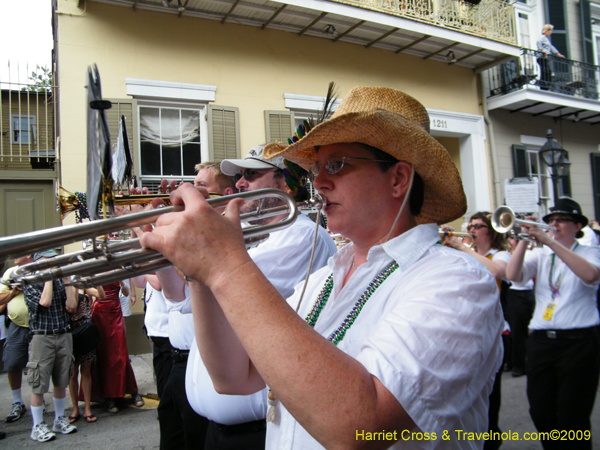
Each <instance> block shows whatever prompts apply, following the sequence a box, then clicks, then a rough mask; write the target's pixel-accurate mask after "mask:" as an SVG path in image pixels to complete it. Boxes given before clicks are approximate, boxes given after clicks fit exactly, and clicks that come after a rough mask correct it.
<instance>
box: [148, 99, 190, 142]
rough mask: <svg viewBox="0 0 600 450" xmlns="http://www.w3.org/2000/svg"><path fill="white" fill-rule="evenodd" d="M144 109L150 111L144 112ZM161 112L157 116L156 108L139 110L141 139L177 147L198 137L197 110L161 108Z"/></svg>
mask: <svg viewBox="0 0 600 450" xmlns="http://www.w3.org/2000/svg"><path fill="white" fill-rule="evenodd" d="M146 111H147V112H149V113H150V111H152V113H150V114H144V112H146ZM180 111H181V117H180V114H179V112H180ZM161 113H162V114H161V115H160V116H159V115H158V109H151V108H143V110H141V111H140V136H141V139H142V141H150V142H152V143H153V144H157V145H162V146H163V147H179V146H180V145H182V144H187V143H189V142H192V141H193V140H194V139H196V138H197V137H198V134H199V119H200V114H199V112H198V111H188V110H179V109H166V108H163V109H162V110H161Z"/></svg>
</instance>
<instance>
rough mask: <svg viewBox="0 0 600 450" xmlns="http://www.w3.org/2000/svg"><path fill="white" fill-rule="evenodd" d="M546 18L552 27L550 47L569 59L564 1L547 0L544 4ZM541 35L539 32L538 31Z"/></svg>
mask: <svg viewBox="0 0 600 450" xmlns="http://www.w3.org/2000/svg"><path fill="white" fill-rule="evenodd" d="M546 8H547V10H546V17H547V18H548V21H547V23H551V24H552V25H554V30H552V37H551V38H550V39H551V40H552V45H554V46H555V47H556V48H557V49H558V51H559V52H561V53H562V54H563V55H565V57H566V58H569V54H570V52H569V32H568V30H567V14H566V8H567V6H566V2H565V0H547V2H546ZM540 33H541V30H540Z"/></svg>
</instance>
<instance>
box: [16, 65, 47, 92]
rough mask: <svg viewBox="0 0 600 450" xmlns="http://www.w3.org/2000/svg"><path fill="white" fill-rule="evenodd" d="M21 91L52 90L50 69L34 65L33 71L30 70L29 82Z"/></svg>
mask: <svg viewBox="0 0 600 450" xmlns="http://www.w3.org/2000/svg"><path fill="white" fill-rule="evenodd" d="M21 91H29V92H50V91H52V71H51V70H50V69H48V68H47V67H40V66H36V69H35V72H31V76H30V77H29V84H28V85H27V86H26V87H24V88H22V89H21Z"/></svg>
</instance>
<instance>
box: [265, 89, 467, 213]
mask: <svg viewBox="0 0 600 450" xmlns="http://www.w3.org/2000/svg"><path fill="white" fill-rule="evenodd" d="M354 142H357V143H362V144H367V145H370V146H372V147H375V148H378V149H380V150H382V151H384V152H386V153H388V154H390V155H392V156H393V157H394V158H396V159H398V160H402V161H406V162H408V163H410V164H411V165H412V166H413V168H414V169H415V172H417V173H418V174H419V175H420V176H421V178H422V179H423V182H424V185H425V198H424V202H423V207H422V208H421V213H420V214H419V215H418V216H417V217H416V221H417V223H418V224H421V223H432V222H435V223H438V224H442V223H447V222H451V221H452V220H455V219H457V218H459V217H461V216H463V215H464V214H465V212H466V209H467V200H466V197H465V193H464V190H463V187H462V182H461V180H460V176H459V175H458V171H457V169H456V167H455V166H454V163H453V162H452V160H451V159H450V155H449V154H448V151H447V150H446V149H445V148H444V147H443V146H442V145H441V144H440V143H439V142H438V141H436V140H435V139H434V138H433V137H432V136H431V135H430V134H429V115H428V114H427V111H426V110H425V107H423V105H421V103H419V102H418V101H417V100H415V99H414V98H412V97H411V96H409V95H407V94H405V93H403V92H400V91H397V90H395V89H391V88H385V87H363V86H358V87H355V88H354V89H352V90H351V91H350V92H349V93H348V94H347V95H346V97H344V99H343V100H342V102H341V103H340V106H339V107H338V108H337V111H336V112H335V113H334V114H333V115H332V116H331V119H329V120H327V121H325V122H323V123H321V124H319V125H317V126H316V127H315V128H313V129H312V130H311V131H310V132H309V133H308V134H307V135H306V136H305V137H303V138H302V139H300V140H299V141H298V142H296V143H294V144H292V145H289V146H287V147H286V146H283V145H281V144H269V145H267V147H266V148H265V150H264V154H265V156H266V157H267V158H272V157H276V156H283V157H284V158H286V159H289V160H291V161H294V162H295V163H297V164H299V165H300V166H302V167H304V168H305V169H307V170H308V169H309V168H310V167H312V166H313V165H314V164H315V161H316V158H317V152H316V150H315V147H319V146H323V145H329V144H342V143H354Z"/></svg>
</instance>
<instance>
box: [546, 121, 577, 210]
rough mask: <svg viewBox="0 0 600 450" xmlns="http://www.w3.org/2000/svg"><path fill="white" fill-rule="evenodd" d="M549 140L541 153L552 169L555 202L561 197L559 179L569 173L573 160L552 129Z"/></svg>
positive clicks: (549, 132)
mask: <svg viewBox="0 0 600 450" xmlns="http://www.w3.org/2000/svg"><path fill="white" fill-rule="evenodd" d="M546 137H547V138H548V142H546V143H545V144H544V145H543V146H542V148H541V149H540V155H541V156H542V158H544V161H546V164H547V165H548V167H550V170H551V171H552V186H553V189H554V202H555V203H556V199H557V198H559V192H558V180H559V179H561V178H563V177H566V176H568V175H569V167H570V166H571V162H570V161H569V158H568V156H567V151H566V150H565V149H564V148H562V147H561V146H560V145H559V144H558V142H557V141H556V140H555V139H554V137H553V136H552V130H548V135H547V136H546Z"/></svg>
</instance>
